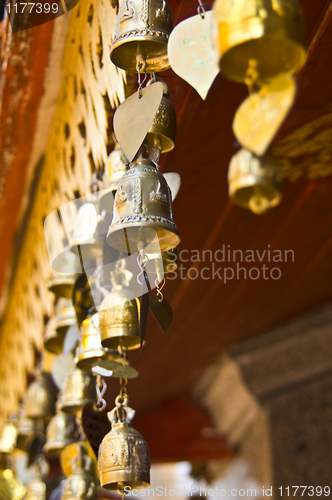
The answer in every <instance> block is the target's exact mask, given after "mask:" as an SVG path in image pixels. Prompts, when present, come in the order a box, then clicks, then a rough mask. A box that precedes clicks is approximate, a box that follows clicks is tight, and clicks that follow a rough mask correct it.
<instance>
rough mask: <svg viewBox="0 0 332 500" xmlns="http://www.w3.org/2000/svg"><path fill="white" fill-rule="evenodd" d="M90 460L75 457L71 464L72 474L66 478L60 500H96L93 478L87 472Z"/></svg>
mask: <svg viewBox="0 0 332 500" xmlns="http://www.w3.org/2000/svg"><path fill="white" fill-rule="evenodd" d="M87 460H88V461H91V458H90V457H88V456H86V455H83V456H81V455H77V456H76V457H75V458H74V461H75V462H76V464H73V468H74V473H73V474H72V475H71V476H69V477H67V479H66V480H65V483H64V487H63V490H62V494H61V500H96V499H97V487H96V484H95V479H94V477H93V476H92V475H91V474H90V473H89V472H88V469H89V463H87V464H86V463H85V461H87Z"/></svg>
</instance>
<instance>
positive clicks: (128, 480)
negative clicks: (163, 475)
mask: <svg viewBox="0 0 332 500" xmlns="http://www.w3.org/2000/svg"><path fill="white" fill-rule="evenodd" d="M120 402H121V398H120V397H118V398H117V399H116V405H117V406H116V407H115V408H114V409H113V410H112V411H110V412H109V413H108V414H107V416H108V418H109V420H110V422H111V423H112V430H111V431H110V432H109V433H108V434H106V436H105V437H104V439H103V440H102V442H101V444H100V446H99V452H98V469H99V476H100V484H101V486H103V488H106V489H109V490H120V491H123V490H124V488H125V487H126V486H130V487H131V488H132V489H141V488H146V487H147V486H149V484H150V454H149V448H148V445H147V443H146V441H145V439H144V438H143V436H142V435H141V434H140V433H139V432H138V431H136V430H135V429H134V427H133V426H132V425H131V423H130V421H131V418H130V416H131V415H133V413H134V412H133V410H132V409H131V408H128V406H127V398H125V399H124V404H120Z"/></svg>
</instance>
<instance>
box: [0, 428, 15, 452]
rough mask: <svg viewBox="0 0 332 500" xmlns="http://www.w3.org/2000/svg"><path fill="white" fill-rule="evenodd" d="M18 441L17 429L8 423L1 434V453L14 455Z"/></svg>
mask: <svg viewBox="0 0 332 500" xmlns="http://www.w3.org/2000/svg"><path fill="white" fill-rule="evenodd" d="M16 441H17V428H16V426H15V425H14V424H13V423H11V422H7V423H6V424H5V425H4V426H3V427H2V428H1V432H0V453H12V452H13V451H14V449H15V447H16Z"/></svg>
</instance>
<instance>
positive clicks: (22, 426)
mask: <svg viewBox="0 0 332 500" xmlns="http://www.w3.org/2000/svg"><path fill="white" fill-rule="evenodd" d="M38 432H39V426H38V421H36V420H34V419H33V418H29V417H27V416H26V409H25V406H23V405H22V406H21V408H20V410H19V412H18V422H17V442H16V448H17V449H19V450H23V451H26V450H27V448H28V446H29V443H31V442H32V441H33V439H34V438H35V437H36V435H37V434H38Z"/></svg>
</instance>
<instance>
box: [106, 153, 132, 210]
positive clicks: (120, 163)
mask: <svg viewBox="0 0 332 500" xmlns="http://www.w3.org/2000/svg"><path fill="white" fill-rule="evenodd" d="M127 163H128V161H127V158H126V157H125V155H124V153H123V151H122V149H120V147H119V145H116V147H115V149H114V150H113V151H112V153H111V154H110V155H109V157H108V160H107V162H106V164H105V171H104V176H103V184H104V188H105V189H103V190H102V191H101V192H100V207H101V209H103V210H106V212H109V213H112V212H113V205H114V196H115V192H116V190H117V189H118V184H119V182H120V180H121V179H122V177H123V176H124V174H125V173H126V172H127V170H128V168H129V167H128V165H127Z"/></svg>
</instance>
